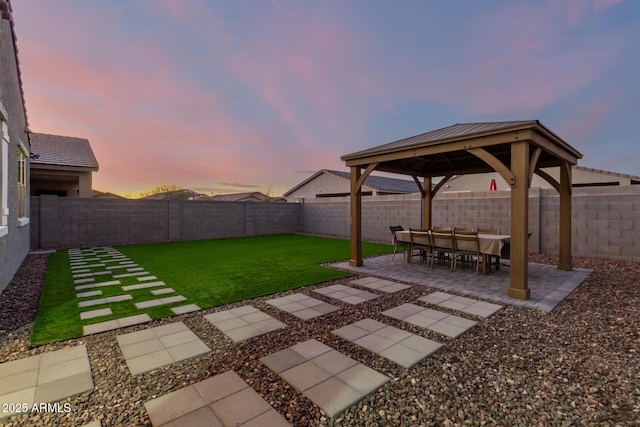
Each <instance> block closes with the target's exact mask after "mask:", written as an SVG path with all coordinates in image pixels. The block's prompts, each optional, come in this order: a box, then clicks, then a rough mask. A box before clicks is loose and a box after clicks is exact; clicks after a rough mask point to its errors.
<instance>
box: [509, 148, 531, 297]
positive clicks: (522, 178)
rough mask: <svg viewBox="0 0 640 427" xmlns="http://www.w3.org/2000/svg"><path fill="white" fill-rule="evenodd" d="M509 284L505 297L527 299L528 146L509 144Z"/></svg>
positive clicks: (528, 294)
mask: <svg viewBox="0 0 640 427" xmlns="http://www.w3.org/2000/svg"><path fill="white" fill-rule="evenodd" d="M511 173H512V174H513V178H514V183H513V186H512V188H511V276H510V277H511V284H510V285H509V289H507V296H510V297H511V298H518V299H523V300H526V299H528V298H529V296H530V293H531V291H530V290H529V283H528V279H529V245H528V243H529V239H528V237H529V236H528V232H529V143H528V142H526V141H521V142H514V143H512V144H511Z"/></svg>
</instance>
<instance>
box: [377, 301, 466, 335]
mask: <svg viewBox="0 0 640 427" xmlns="http://www.w3.org/2000/svg"><path fill="white" fill-rule="evenodd" d="M382 314H384V315H385V316H389V317H391V318H393V319H397V320H402V321H405V322H408V323H411V324H412V325H415V326H418V327H421V328H426V329H430V330H432V331H434V332H437V333H439V334H443V335H446V336H448V337H451V338H455V337H457V336H459V335H461V334H463V333H465V332H466V331H467V330H469V329H470V328H472V327H473V326H474V325H475V324H476V322H474V321H473V320H468V319H465V318H463V317H459V316H455V315H453V314H448V313H443V312H441V311H437V310H432V309H430V308H424V307H420V306H419V305H416V304H402V305H400V306H398V307H395V308H392V309H389V310H387V311H383V312H382Z"/></svg>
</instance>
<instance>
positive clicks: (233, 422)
mask: <svg viewBox="0 0 640 427" xmlns="http://www.w3.org/2000/svg"><path fill="white" fill-rule="evenodd" d="M144 406H145V408H146V409H147V412H148V413H149V418H150V419H151V423H152V424H153V425H154V426H156V427H158V426H167V427H168V426H203V427H204V426H207V427H222V426H224V427H227V426H229V427H230V426H243V427H266V426H269V427H281V426H289V425H290V424H289V423H288V422H287V421H286V420H285V419H284V418H283V417H282V415H280V414H279V413H278V412H277V411H276V410H275V409H273V408H272V407H271V406H270V405H269V404H268V403H267V402H266V401H265V400H264V399H263V398H262V397H260V395H259V394H258V393H256V392H255V391H254V390H253V389H252V388H251V387H249V385H248V384H247V383H246V382H245V381H244V380H243V379H242V378H240V377H239V376H238V375H237V374H236V373H235V372H233V371H227V372H225V373H223V374H220V375H216V376H215V377H211V378H209V379H206V380H204V381H200V382H198V383H195V384H193V385H190V386H188V387H185V388H181V389H180V390H177V391H174V392H172V393H169V394H167V395H164V396H161V397H158V398H157V399H153V400H150V401H148V402H147V403H145V404H144Z"/></svg>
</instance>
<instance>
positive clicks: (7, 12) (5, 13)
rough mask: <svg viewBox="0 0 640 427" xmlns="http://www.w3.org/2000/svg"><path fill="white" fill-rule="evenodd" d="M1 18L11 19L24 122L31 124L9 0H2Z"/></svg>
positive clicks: (0, 0) (0, 7)
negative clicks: (28, 118) (28, 117)
mask: <svg viewBox="0 0 640 427" xmlns="http://www.w3.org/2000/svg"><path fill="white" fill-rule="evenodd" d="M0 18H1V19H4V20H7V21H9V23H10V24H11V39H12V40H13V51H14V53H15V55H16V67H17V68H18V85H19V86H20V96H21V97H22V109H23V111H24V122H25V125H26V126H29V121H28V120H27V103H26V102H25V99H24V88H23V86H22V73H21V72H20V59H19V58H18V44H17V40H18V38H17V37H16V29H15V22H14V20H13V8H12V7H11V2H9V0H0Z"/></svg>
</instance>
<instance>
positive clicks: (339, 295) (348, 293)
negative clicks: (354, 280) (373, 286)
mask: <svg viewBox="0 0 640 427" xmlns="http://www.w3.org/2000/svg"><path fill="white" fill-rule="evenodd" d="M313 292H316V293H318V294H321V295H324V296H326V297H329V298H333V299H337V300H340V301H342V302H346V303H347V304H352V305H355V304H360V303H363V302H365V301H370V300H372V299H376V298H380V295H378V294H373V293H371V292H367V291H361V290H360V289H356V288H351V287H349V286H344V285H331V286H325V287H324V288H320V289H316V290H314V291H313Z"/></svg>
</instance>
